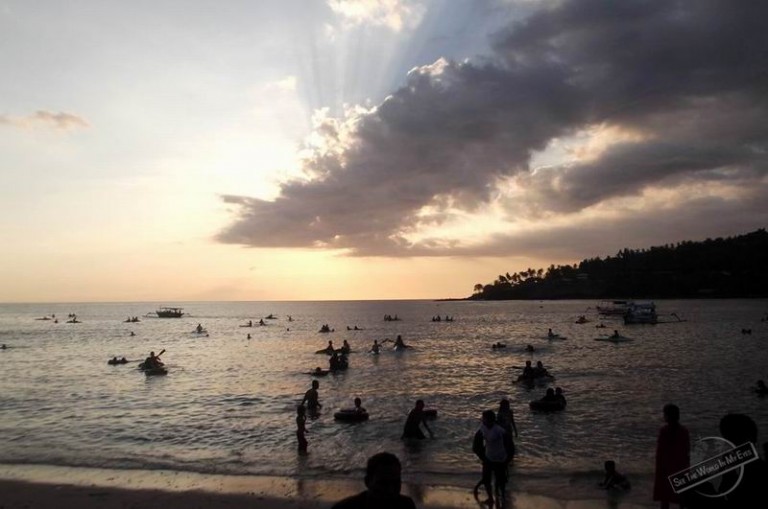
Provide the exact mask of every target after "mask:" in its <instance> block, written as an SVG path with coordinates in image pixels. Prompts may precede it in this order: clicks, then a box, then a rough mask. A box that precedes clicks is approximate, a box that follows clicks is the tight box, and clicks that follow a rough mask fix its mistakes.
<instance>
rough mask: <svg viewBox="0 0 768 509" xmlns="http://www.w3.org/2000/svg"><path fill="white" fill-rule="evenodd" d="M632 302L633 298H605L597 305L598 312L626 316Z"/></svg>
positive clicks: (606, 314)
mask: <svg viewBox="0 0 768 509" xmlns="http://www.w3.org/2000/svg"><path fill="white" fill-rule="evenodd" d="M632 304H633V302H632V301H631V300H604V301H602V302H601V303H600V304H598V305H597V312H598V314H601V315H605V316H624V314H625V313H626V312H627V309H629V307H630V306H631V305H632Z"/></svg>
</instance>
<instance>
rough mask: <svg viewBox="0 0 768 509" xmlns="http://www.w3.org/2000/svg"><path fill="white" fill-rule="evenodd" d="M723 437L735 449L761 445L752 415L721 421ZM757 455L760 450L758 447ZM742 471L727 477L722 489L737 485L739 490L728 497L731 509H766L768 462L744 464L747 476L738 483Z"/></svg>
mask: <svg viewBox="0 0 768 509" xmlns="http://www.w3.org/2000/svg"><path fill="white" fill-rule="evenodd" d="M720 435H722V437H723V438H725V439H726V440H728V441H729V442H731V443H732V444H733V445H734V446H739V445H742V444H745V443H751V444H752V445H754V446H756V445H757V425H756V424H755V421H753V420H752V419H751V418H750V417H749V416H747V415H744V414H728V415H726V416H724V417H723V418H722V419H720ZM755 451H756V452H757V447H755ZM738 477H739V470H732V471H730V472H726V473H725V474H723V478H722V481H721V483H720V489H721V490H723V489H728V488H730V487H732V486H733V485H734V484H735V483H738V484H736V487H735V488H734V489H733V491H731V492H730V493H728V495H726V499H727V505H726V507H729V508H731V507H732V508H734V509H735V508H738V509H750V508H753V507H754V508H758V507H759V508H763V507H765V506H766V501H768V498H767V497H768V485H767V484H766V483H767V482H768V468H767V467H766V463H765V461H764V460H762V459H760V458H759V456H758V459H757V460H755V461H752V462H750V463H747V464H745V465H744V474H743V476H742V477H741V480H740V481H739V480H738Z"/></svg>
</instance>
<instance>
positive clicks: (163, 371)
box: [143, 368, 168, 376]
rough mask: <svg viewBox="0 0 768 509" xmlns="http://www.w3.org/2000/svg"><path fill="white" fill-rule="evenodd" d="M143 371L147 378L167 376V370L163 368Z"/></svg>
mask: <svg viewBox="0 0 768 509" xmlns="http://www.w3.org/2000/svg"><path fill="white" fill-rule="evenodd" d="M143 371H144V374H145V375H147V376H154V375H167V374H168V370H167V369H165V368H150V369H144V370H143Z"/></svg>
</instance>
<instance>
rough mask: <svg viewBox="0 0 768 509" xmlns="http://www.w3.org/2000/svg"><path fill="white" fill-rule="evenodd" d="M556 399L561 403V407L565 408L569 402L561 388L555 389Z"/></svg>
mask: <svg viewBox="0 0 768 509" xmlns="http://www.w3.org/2000/svg"><path fill="white" fill-rule="evenodd" d="M555 399H556V400H557V401H559V402H560V404H561V405H563V406H565V405H566V404H567V403H568V402H567V401H566V400H565V395H564V394H563V389H561V388H560V387H555Z"/></svg>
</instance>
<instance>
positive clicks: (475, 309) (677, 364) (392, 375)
mask: <svg viewBox="0 0 768 509" xmlns="http://www.w3.org/2000/svg"><path fill="white" fill-rule="evenodd" d="M596 304H597V303H596V302H595V301H506V302H465V301H442V302H440V301H358V302H194V303H178V302H174V303H109V304H103V303H102V304H4V305H0V343H4V344H6V345H7V347H8V348H7V349H5V350H2V351H0V366H1V367H0V436H2V437H3V439H2V440H0V463H7V464H46V465H63V466H87V467H96V468H117V469H150V470H152V469H164V470H176V471H190V472H199V473H211V474H214V473H215V474H225V475H226V474H232V475H278V476H289V477H293V478H307V479H309V478H349V477H355V478H359V477H362V469H363V468H364V465H365V461H366V459H367V458H368V457H369V456H370V455H371V454H373V453H375V452H379V451H384V450H386V451H391V452H394V453H395V454H397V455H398V456H399V457H400V458H401V460H402V462H403V465H404V477H405V479H406V480H409V481H411V482H416V483H428V484H429V483H433V484H445V485H451V486H467V487H471V486H473V485H474V483H475V481H476V480H477V478H478V475H479V465H478V462H477V459H476V458H475V457H474V455H473V453H472V450H471V443H472V436H473V434H474V432H475V431H476V430H477V428H478V425H479V419H480V414H481V412H482V411H483V410H485V409H497V408H498V403H499V400H500V399H501V398H503V397H507V398H509V399H510V401H511V402H512V409H513V411H514V415H515V421H516V424H517V428H518V431H519V437H518V438H516V440H515V442H516V447H517V456H516V458H515V460H514V464H513V467H512V472H511V473H512V479H513V484H514V485H516V486H517V487H519V488H521V489H525V490H528V491H533V492H541V493H549V494H552V491H553V490H560V493H562V494H564V495H565V496H580V495H583V496H588V495H589V493H591V491H590V490H595V487H594V483H595V482H597V481H599V480H601V476H600V474H601V471H602V464H603V461H604V460H606V459H613V460H615V461H616V462H617V464H618V465H619V468H620V470H621V471H622V472H625V473H627V474H628V475H629V476H630V477H631V478H632V479H635V480H638V481H640V482H639V485H640V486H645V487H647V486H648V485H649V483H650V479H651V478H652V475H653V458H654V450H655V440H656V435H657V432H658V428H659V427H660V426H661V425H662V424H663V423H662V420H661V409H662V407H663V405H664V404H666V403H670V402H673V403H676V404H677V405H678V406H679V407H680V408H681V421H682V423H683V424H684V425H686V426H688V428H689V429H690V431H691V435H692V437H693V438H694V439H695V438H697V437H704V436H709V435H717V434H718V429H717V428H718V422H719V420H720V418H721V417H722V416H723V415H725V414H726V413H728V412H740V413H746V414H748V415H750V416H751V417H752V418H753V419H754V420H755V421H756V422H757V424H758V427H759V431H760V437H761V440H763V441H765V440H768V398H760V397H758V396H757V395H756V394H754V393H753V392H752V391H751V390H750V387H751V386H753V385H754V384H755V381H756V380H757V379H759V378H762V379H768V348H766V347H768V323H766V322H761V318H762V317H765V316H766V312H767V311H768V302H766V301H765V300H702V301H657V302H656V304H657V309H658V311H659V312H660V314H661V317H660V318H661V320H665V321H671V322H674V323H663V324H657V325H633V326H624V325H623V324H622V323H621V321H620V320H619V319H615V318H601V317H598V315H597V314H596V311H595V305H596ZM161 305H174V306H181V307H183V308H184V311H185V313H186V314H185V315H184V317H182V318H178V319H172V318H171V319H160V318H152V317H147V316H145V315H146V314H147V313H151V312H152V311H154V310H155V309H156V308H157V307H159V306H161ZM70 313H75V314H76V315H77V317H78V320H79V321H80V322H81V323H66V322H67V320H68V314H70ZM672 313H675V315H677V316H676V317H675V316H673V315H672ZM52 314H55V315H56V318H57V319H58V323H54V321H53V320H37V319H36V318H41V317H43V316H50V315H52ZM270 314H273V315H274V316H275V317H276V319H264V322H265V323H266V325H265V326H259V325H258V321H259V319H260V318H264V317H266V316H267V315H270ZM582 314H583V315H586V316H587V317H588V318H590V319H591V320H592V321H591V322H589V323H586V324H576V323H575V320H576V319H577V317H578V316H579V315H582ZM385 315H392V316H393V317H394V316H395V315H397V317H398V318H399V320H397V321H385V320H384V316H385ZM436 315H440V316H441V317H442V318H443V319H444V318H445V317H446V316H451V317H453V318H454V320H453V321H452V322H451V321H448V322H447V321H445V320H441V321H440V322H433V321H432V317H434V316H436ZM130 316H139V318H140V319H141V322H139V323H126V322H125V321H124V320H126V319H127V318H128V317H130ZM289 316H290V317H291V318H292V320H290V321H289V318H288V317H289ZM678 318H679V319H680V320H684V321H678ZM248 320H251V321H253V323H254V326H253V327H241V325H244V324H246V323H247V321H248ZM601 321H602V322H603V323H604V324H605V325H606V328H596V327H595V325H596V324H598V323H600V322H601ZM198 323H199V324H201V325H202V326H203V327H204V328H205V329H206V331H207V334H196V333H194V332H193V331H194V330H195V327H196V326H197V325H198ZM324 324H328V325H329V326H330V327H331V328H332V329H334V332H331V333H327V334H322V333H319V332H318V331H319V329H320V327H321V326H322V325H324ZM355 326H356V327H357V328H358V329H360V330H347V327H350V328H352V329H354V327H355ZM549 328H552V329H553V331H554V332H555V333H557V334H560V335H561V336H565V337H566V338H567V339H565V340H549V339H547V330H548V329H549ZM614 329H618V330H619V331H620V333H621V334H622V335H624V336H627V337H630V338H631V339H632V340H633V341H631V342H626V343H621V344H612V343H606V342H601V341H595V340H594V338H596V337H600V336H605V335H607V334H609V333H610V332H612V331H613V330H614ZM742 329H751V330H752V333H751V334H742ZM131 332H133V333H134V334H135V335H134V336H131V335H130V333H131ZM248 334H250V335H251V339H250V340H249V339H247V335H248ZM397 335H402V337H403V340H404V341H405V342H406V343H407V344H409V345H412V346H413V347H414V348H412V349H410V350H407V351H405V352H395V351H392V350H391V343H386V347H384V348H382V352H381V354H379V355H372V354H369V353H368V350H369V348H370V345H371V344H372V342H373V340H374V339H377V340H379V342H381V341H382V340H384V339H385V338H389V339H391V340H393V339H394V338H395V337H396V336H397ZM345 339H346V340H347V341H348V342H349V344H350V345H351V347H352V350H353V353H351V354H350V356H349V364H350V367H349V369H348V370H347V371H345V372H340V373H338V374H332V375H328V376H325V377H321V378H318V380H319V382H320V390H319V393H320V401H321V403H322V404H323V409H322V413H321V415H320V417H319V418H318V419H316V420H310V421H308V426H307V427H308V430H309V433H308V435H307V438H308V439H309V453H308V454H307V455H299V454H298V453H297V450H296V449H297V447H296V445H297V444H296V435H295V430H296V424H295V417H296V405H297V403H298V402H299V401H300V400H301V398H302V396H303V394H304V392H305V391H306V390H307V389H308V388H309V386H310V384H311V381H312V380H313V379H314V378H313V377H312V376H311V375H309V374H308V372H309V371H310V370H311V369H313V368H315V367H318V366H319V367H322V368H327V367H328V358H327V356H325V355H318V354H315V351H316V350H318V349H321V348H324V347H325V346H326V345H327V342H328V341H329V340H332V341H333V343H334V346H336V347H340V346H341V344H342V342H343V340H345ZM496 342H503V343H505V344H506V345H507V346H506V348H503V349H496V350H494V349H492V348H491V345H492V344H493V343H496ZM527 344H531V345H533V346H534V348H535V352H534V353H532V354H531V353H527V352H526V351H525V346H526V345H527ZM161 350H165V353H164V354H163V355H162V360H163V361H164V362H165V363H166V367H167V368H168V370H169V373H168V375H167V376H156V377H148V376H145V375H144V374H143V373H142V372H141V371H140V370H138V369H137V365H138V361H140V360H143V359H144V358H145V357H146V356H147V355H148V354H149V352H150V351H155V352H156V353H157V352H159V351H161ZM114 356H117V357H123V356H125V357H127V358H128V359H129V360H131V361H132V362H131V363H129V364H127V365H118V366H110V365H108V364H107V360H108V359H111V358H112V357H114ZM526 360H531V361H533V362H534V363H535V362H536V361H538V360H541V361H542V362H543V363H544V365H545V366H547V367H548V368H549V370H550V372H551V373H552V374H553V375H555V377H556V378H555V381H554V383H552V384H550V385H549V386H559V387H562V388H563V390H564V391H565V396H566V398H567V399H568V406H567V409H566V410H565V411H563V412H558V413H536V412H532V411H531V410H530V409H529V407H528V403H529V401H531V400H533V399H538V398H540V397H542V396H543V395H544V392H545V390H546V388H547V387H548V385H538V386H535V387H533V388H531V387H526V386H521V385H517V384H514V383H513V381H514V380H515V379H516V377H517V375H518V374H519V373H520V369H519V367H520V366H522V365H524V363H525V361H526ZM354 397H360V398H361V399H362V401H363V406H364V407H366V408H367V409H368V412H369V413H370V420H369V421H367V422H364V423H359V424H349V423H340V422H335V421H334V420H333V412H334V411H336V410H338V409H340V408H344V407H351V406H352V400H353V398H354ZM417 399H423V400H424V401H425V402H426V405H427V407H430V408H435V409H437V411H438V417H437V419H435V420H434V421H430V427H431V428H432V430H433V431H434V434H435V438H434V439H433V440H429V439H427V440H424V441H422V442H421V443H417V444H413V443H409V442H404V441H402V440H401V439H400V434H401V433H402V428H403V423H404V421H405V417H406V415H407V413H408V411H409V410H410V409H411V408H412V407H413V405H414V402H415V400H417ZM645 487H643V488H641V489H640V490H637V489H635V490H634V493H633V495H632V496H633V497H635V498H636V499H638V500H648V499H650V493H649V492H648V490H647V489H646V488H645ZM562 490H565V491H566V492H563V491H562Z"/></svg>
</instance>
